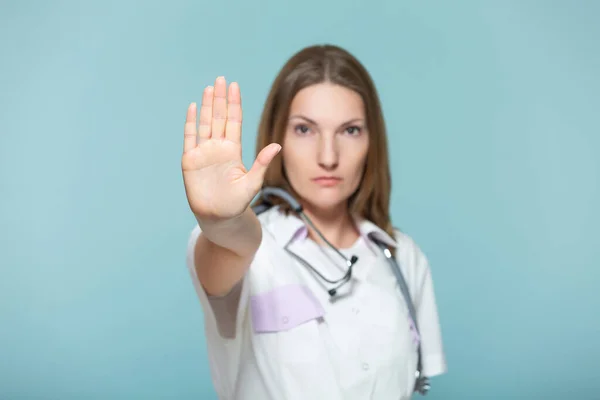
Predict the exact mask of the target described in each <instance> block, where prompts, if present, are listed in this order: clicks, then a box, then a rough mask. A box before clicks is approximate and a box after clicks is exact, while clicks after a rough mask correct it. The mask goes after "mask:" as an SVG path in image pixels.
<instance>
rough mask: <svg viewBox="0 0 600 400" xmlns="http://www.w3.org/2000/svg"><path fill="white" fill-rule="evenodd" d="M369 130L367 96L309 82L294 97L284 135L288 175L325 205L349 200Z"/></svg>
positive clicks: (311, 200)
mask: <svg viewBox="0 0 600 400" xmlns="http://www.w3.org/2000/svg"><path fill="white" fill-rule="evenodd" d="M368 149H369V134H368V132H367V125H366V116H365V110H364V103H363V101H362V98H361V97H360V95H359V94H357V93H356V92H354V91H352V90H350V89H347V88H345V87H342V86H338V85H333V84H330V83H323V84H318V85H313V86H309V87H307V88H304V89H302V90H301V91H299V92H298V93H297V94H296V96H295V97H294V99H293V101H292V104H291V107H290V113H289V120H288V124H287V128H286V132H285V136H284V140H283V149H282V155H283V165H284V168H285V171H286V174H287V178H288V180H289V182H290V184H291V185H292V187H293V188H294V190H295V191H296V192H297V193H298V195H299V196H300V197H301V199H302V200H303V202H304V203H305V204H306V203H308V204H309V205H310V206H311V207H314V208H317V209H319V210H321V211H325V210H331V209H336V208H337V207H340V206H344V207H345V206H346V204H347V200H348V198H349V197H350V196H351V195H352V194H353V193H354V192H355V191H356V190H357V188H358V186H359V185H360V182H361V179H362V175H363V171H364V167H365V162H366V159H367V151H368Z"/></svg>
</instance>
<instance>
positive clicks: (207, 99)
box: [198, 86, 214, 140]
mask: <svg viewBox="0 0 600 400" xmlns="http://www.w3.org/2000/svg"><path fill="white" fill-rule="evenodd" d="M213 93H214V88H213V87H212V86H207V87H206V88H205V89H204V94H203V95H202V105H201V106H200V123H199V124H198V137H199V139H200V140H206V139H209V138H210V129H211V124H212V109H213Z"/></svg>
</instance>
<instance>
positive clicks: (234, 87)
mask: <svg viewBox="0 0 600 400" xmlns="http://www.w3.org/2000/svg"><path fill="white" fill-rule="evenodd" d="M241 136H242V96H241V94H240V87H239V85H238V84H237V83H236V82H232V83H231V85H229V94H228V95H227V125H226V127H225V137H226V138H227V139H228V140H231V141H232V142H236V143H239V142H240V138H241Z"/></svg>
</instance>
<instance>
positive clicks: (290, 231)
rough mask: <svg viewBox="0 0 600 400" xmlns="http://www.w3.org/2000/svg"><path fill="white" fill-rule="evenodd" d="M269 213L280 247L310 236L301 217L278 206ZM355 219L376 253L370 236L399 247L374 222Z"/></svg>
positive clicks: (366, 240) (362, 234) (359, 218)
mask: <svg viewBox="0 0 600 400" xmlns="http://www.w3.org/2000/svg"><path fill="white" fill-rule="evenodd" d="M267 212H269V213H273V217H274V218H273V219H272V220H271V224H270V226H271V231H272V232H273V235H274V236H275V241H276V242H277V244H278V245H280V246H281V247H285V246H286V245H288V244H289V243H290V242H291V241H296V240H304V239H306V237H307V235H308V229H307V227H306V225H305V224H304V221H303V220H302V219H301V218H300V217H297V216H296V215H294V214H293V213H289V214H288V215H285V214H284V213H283V212H281V211H280V210H279V209H278V207H277V206H275V207H273V208H272V209H271V210H269V211H267ZM353 219H354V223H355V224H356V226H357V227H358V230H359V232H360V236H361V237H362V238H363V240H364V241H365V242H366V243H367V244H368V246H369V248H370V249H371V250H372V251H373V252H375V251H376V249H377V247H376V245H375V244H374V243H373V241H372V240H371V239H370V238H369V236H370V235H372V236H373V237H374V238H375V239H377V240H379V241H381V242H382V243H384V244H386V245H387V246H390V247H393V248H396V247H397V246H398V243H397V242H396V240H394V239H393V238H392V237H391V236H390V235H389V234H388V233H387V232H386V231H385V230H383V229H381V228H380V227H378V226H377V225H375V224H374V223H373V222H371V221H369V220H367V219H364V218H361V217H359V216H356V215H355V216H354V217H353Z"/></svg>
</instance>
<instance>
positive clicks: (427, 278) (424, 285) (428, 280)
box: [414, 244, 447, 377]
mask: <svg viewBox="0 0 600 400" xmlns="http://www.w3.org/2000/svg"><path fill="white" fill-rule="evenodd" d="M414 246H415V254H414V257H415V259H414V261H415V263H416V264H415V267H416V268H415V269H416V272H417V276H416V288H417V291H416V293H415V295H414V297H415V309H416V313H417V319H418V322H417V324H418V325H419V331H420V336H421V351H422V354H423V373H424V375H425V376H429V377H432V376H435V375H440V374H443V373H445V372H446V371H447V364H446V356H445V354H444V349H443V344H442V334H441V328H440V322H439V316H438V310H437V305H436V301H435V293H434V287H433V279H432V277H431V269H430V267H429V262H428V260H427V257H426V256H425V255H424V254H423V252H422V251H421V249H420V248H419V247H418V246H417V245H416V244H415V245H414Z"/></svg>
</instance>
